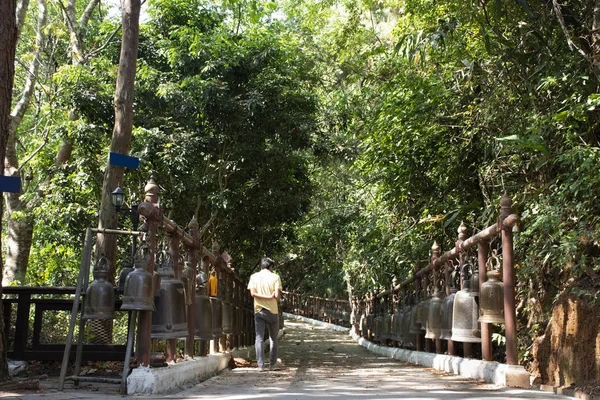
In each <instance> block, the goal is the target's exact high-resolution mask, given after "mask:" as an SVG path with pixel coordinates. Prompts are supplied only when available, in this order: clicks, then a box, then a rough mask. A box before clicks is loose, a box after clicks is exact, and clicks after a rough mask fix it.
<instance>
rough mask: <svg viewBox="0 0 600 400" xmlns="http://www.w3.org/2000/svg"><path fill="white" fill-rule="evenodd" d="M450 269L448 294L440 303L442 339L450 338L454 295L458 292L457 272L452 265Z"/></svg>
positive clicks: (458, 279) (458, 280)
mask: <svg viewBox="0 0 600 400" xmlns="http://www.w3.org/2000/svg"><path fill="white" fill-rule="evenodd" d="M452 270H453V271H452V273H451V274H450V280H449V282H448V287H449V289H450V294H449V295H448V296H446V297H445V298H444V302H443V303H442V308H441V310H440V318H441V320H442V327H441V334H440V339H443V340H452V315H453V310H454V297H455V296H456V292H458V288H457V286H458V285H459V283H460V278H459V276H458V272H457V271H454V268H453V267H452Z"/></svg>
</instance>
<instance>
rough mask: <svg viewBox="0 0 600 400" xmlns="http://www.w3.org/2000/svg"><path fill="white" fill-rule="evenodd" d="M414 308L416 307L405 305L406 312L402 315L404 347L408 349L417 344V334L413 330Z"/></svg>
mask: <svg viewBox="0 0 600 400" xmlns="http://www.w3.org/2000/svg"><path fill="white" fill-rule="evenodd" d="M413 308H414V307H412V306H410V305H408V304H407V306H406V307H404V314H403V316H402V347H404V348H408V349H411V348H414V347H415V346H416V344H417V335H416V334H414V333H413V332H411V318H412V310H413ZM415 316H416V314H415Z"/></svg>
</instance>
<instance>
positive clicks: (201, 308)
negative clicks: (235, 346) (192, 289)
mask: <svg viewBox="0 0 600 400" xmlns="http://www.w3.org/2000/svg"><path fill="white" fill-rule="evenodd" d="M207 284H208V279H207V278H206V273H204V271H202V270H200V272H198V275H196V286H197V288H198V289H197V291H196V315H195V319H194V324H195V330H194V339H196V340H212V339H213V331H212V321H213V317H212V306H211V305H210V298H209V297H208V296H207V294H208V288H207V287H206V285H207Z"/></svg>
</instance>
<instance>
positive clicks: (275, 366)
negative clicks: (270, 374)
mask: <svg viewBox="0 0 600 400" xmlns="http://www.w3.org/2000/svg"><path fill="white" fill-rule="evenodd" d="M281 366H282V362H281V358H278V359H277V361H275V364H273V365H271V367H270V370H271V371H279V370H280V369H281Z"/></svg>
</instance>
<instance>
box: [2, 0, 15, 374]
mask: <svg viewBox="0 0 600 400" xmlns="http://www.w3.org/2000/svg"><path fill="white" fill-rule="evenodd" d="M15 13H16V2H15V0H2V1H0V160H4V157H5V155H6V143H7V141H8V135H9V130H10V106H11V102H12V88H13V80H14V74H15V64H14V62H15V50H16V45H17V25H16V17H15ZM0 173H1V174H4V164H3V163H0ZM2 205H3V199H2V197H0V222H1V221H2ZM0 265H2V255H1V253H0ZM1 299H2V288H1V287H0V381H6V380H9V379H10V375H9V373H8V362H7V359H6V351H7V348H6V337H5V336H4V322H3V321H4V318H3V315H2V313H3V307H2V304H1Z"/></svg>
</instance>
